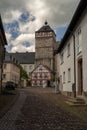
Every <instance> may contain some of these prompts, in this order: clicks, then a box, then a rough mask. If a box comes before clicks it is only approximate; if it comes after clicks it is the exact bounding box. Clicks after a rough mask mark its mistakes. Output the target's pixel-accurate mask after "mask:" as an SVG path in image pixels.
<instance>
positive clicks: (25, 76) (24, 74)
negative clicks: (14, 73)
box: [19, 65, 28, 80]
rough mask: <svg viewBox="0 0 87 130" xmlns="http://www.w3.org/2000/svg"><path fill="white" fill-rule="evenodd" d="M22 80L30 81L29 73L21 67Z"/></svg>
mask: <svg viewBox="0 0 87 130" xmlns="http://www.w3.org/2000/svg"><path fill="white" fill-rule="evenodd" d="M19 67H20V78H24V79H26V80H28V74H27V72H26V71H25V70H24V69H23V67H22V66H21V65H20V66H19Z"/></svg>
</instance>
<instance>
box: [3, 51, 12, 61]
mask: <svg viewBox="0 0 87 130" xmlns="http://www.w3.org/2000/svg"><path fill="white" fill-rule="evenodd" d="M4 62H5V63H11V62H12V60H11V55H10V54H9V53H7V52H6V53H5V59H4Z"/></svg>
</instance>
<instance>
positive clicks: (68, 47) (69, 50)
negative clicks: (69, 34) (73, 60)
mask: <svg viewBox="0 0 87 130" xmlns="http://www.w3.org/2000/svg"><path fill="white" fill-rule="evenodd" d="M70 54H71V47H70V43H68V45H67V57H69V56H70Z"/></svg>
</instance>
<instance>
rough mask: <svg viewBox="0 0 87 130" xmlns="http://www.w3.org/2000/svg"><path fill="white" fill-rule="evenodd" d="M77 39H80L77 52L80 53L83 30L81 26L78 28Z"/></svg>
mask: <svg viewBox="0 0 87 130" xmlns="http://www.w3.org/2000/svg"><path fill="white" fill-rule="evenodd" d="M77 40H78V44H77V54H78V53H80V52H82V31H81V28H79V29H78V32H77Z"/></svg>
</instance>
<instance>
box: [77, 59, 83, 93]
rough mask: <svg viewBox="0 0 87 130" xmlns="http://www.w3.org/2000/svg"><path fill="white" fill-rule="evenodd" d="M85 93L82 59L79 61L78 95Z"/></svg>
mask: <svg viewBox="0 0 87 130" xmlns="http://www.w3.org/2000/svg"><path fill="white" fill-rule="evenodd" d="M82 92H83V61H82V58H80V59H79V60H78V95H82Z"/></svg>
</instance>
